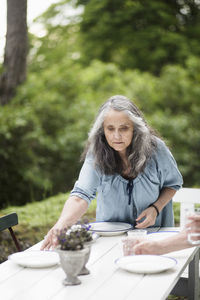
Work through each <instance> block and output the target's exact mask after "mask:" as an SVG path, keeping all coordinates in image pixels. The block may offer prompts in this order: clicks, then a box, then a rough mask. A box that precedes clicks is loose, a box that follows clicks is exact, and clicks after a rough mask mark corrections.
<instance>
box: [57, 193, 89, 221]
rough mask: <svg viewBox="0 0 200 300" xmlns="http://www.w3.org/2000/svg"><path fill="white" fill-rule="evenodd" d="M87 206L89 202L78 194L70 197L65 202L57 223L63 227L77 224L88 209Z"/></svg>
mask: <svg viewBox="0 0 200 300" xmlns="http://www.w3.org/2000/svg"><path fill="white" fill-rule="evenodd" d="M87 208H88V204H87V202H86V201H85V200H83V199H81V198H79V197H76V196H71V197H69V199H68V200H67V201H66V202H65V205H64V207H63V210H62V213H61V215H60V217H59V219H58V221H57V224H59V225H60V226H62V227H67V226H70V225H72V224H75V223H76V222H77V221H78V220H79V219H80V218H81V217H82V215H83V214H84V213H85V212H86V211H87Z"/></svg>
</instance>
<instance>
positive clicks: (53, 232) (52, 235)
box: [40, 224, 63, 250]
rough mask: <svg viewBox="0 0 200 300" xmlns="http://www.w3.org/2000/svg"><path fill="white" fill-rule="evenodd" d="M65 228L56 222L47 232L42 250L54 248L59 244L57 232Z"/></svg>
mask: <svg viewBox="0 0 200 300" xmlns="http://www.w3.org/2000/svg"><path fill="white" fill-rule="evenodd" d="M62 229H63V228H62V227H61V226H58V225H57V224H55V225H54V226H53V227H52V228H51V229H50V230H49V232H48V233H47V235H46V236H45V238H44V241H43V243H42V246H41V248H40V250H49V249H50V248H51V249H54V248H55V247H56V246H57V245H58V240H57V237H56V236H57V234H58V232H59V231H60V230H62Z"/></svg>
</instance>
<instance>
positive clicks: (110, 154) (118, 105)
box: [82, 95, 156, 177]
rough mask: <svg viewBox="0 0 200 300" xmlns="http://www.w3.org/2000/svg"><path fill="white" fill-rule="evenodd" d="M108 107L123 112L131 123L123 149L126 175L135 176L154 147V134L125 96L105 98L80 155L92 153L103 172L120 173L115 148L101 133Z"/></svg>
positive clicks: (119, 159) (120, 163) (119, 161)
mask: <svg viewBox="0 0 200 300" xmlns="http://www.w3.org/2000/svg"><path fill="white" fill-rule="evenodd" d="M110 109H113V110H116V111H123V112H124V113H125V114H127V116H128V117H129V119H130V120H131V121H132V122H133V124H134V132H133V139H132V142H131V144H130V145H129V147H128V148H127V159H128V161H129V164H130V167H131V171H130V174H129V176H130V177H136V176H137V175H138V174H139V173H141V172H142V171H143V169H144V167H145V165H146V162H147V160H148V159H149V158H150V157H151V154H152V151H153V150H154V149H155V147H156V138H155V137H156V134H155V132H154V131H153V129H152V128H150V127H149V126H148V124H147V123H146V121H145V120H144V118H143V116H142V113H141V112H140V110H139V109H138V108H137V106H136V105H134V104H133V102H131V101H130V100H129V99H128V98H127V97H125V96H121V95H115V96H112V97H111V98H109V99H108V100H107V101H106V102H105V103H104V104H103V105H102V106H101V107H100V109H99V112H98V114H97V117H96V119H95V121H94V124H93V126H92V128H91V130H90V132H89V137H88V141H87V145H86V148H85V151H84V153H83V156H82V157H83V158H84V157H85V156H86V153H88V152H89V153H92V155H93V157H94V161H95V165H96V166H98V167H99V169H100V170H101V172H103V173H104V174H107V175H111V174H116V173H118V174H122V171H123V163H122V160H121V158H120V156H119V154H118V152H117V151H115V150H114V149H113V148H111V147H110V146H109V145H108V143H107V140H106V138H105V135H104V128H103V123H104V119H105V116H106V114H107V113H108V111H109V110H110Z"/></svg>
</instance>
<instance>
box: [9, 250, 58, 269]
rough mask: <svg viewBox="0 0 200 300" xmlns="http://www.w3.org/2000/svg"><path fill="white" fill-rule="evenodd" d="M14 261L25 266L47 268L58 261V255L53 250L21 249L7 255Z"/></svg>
mask: <svg viewBox="0 0 200 300" xmlns="http://www.w3.org/2000/svg"><path fill="white" fill-rule="evenodd" d="M8 259H9V260H11V261H13V262H14V263H16V264H18V265H20V266H22V267H27V268H47V267H51V266H54V265H56V264H58V263H59V255H58V253H56V252H53V251H23V252H17V253H14V254H12V255H10V256H9V257H8Z"/></svg>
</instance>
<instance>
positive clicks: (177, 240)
mask: <svg viewBox="0 0 200 300" xmlns="http://www.w3.org/2000/svg"><path fill="white" fill-rule="evenodd" d="M157 243H158V245H157V247H158V248H157V249H159V254H165V253H169V252H173V251H178V250H182V249H185V248H190V247H192V245H190V244H189V243H188V241H187V232H186V231H181V232H180V233H178V234H176V235H174V236H172V237H169V238H166V239H163V240H161V241H158V242H157Z"/></svg>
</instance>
